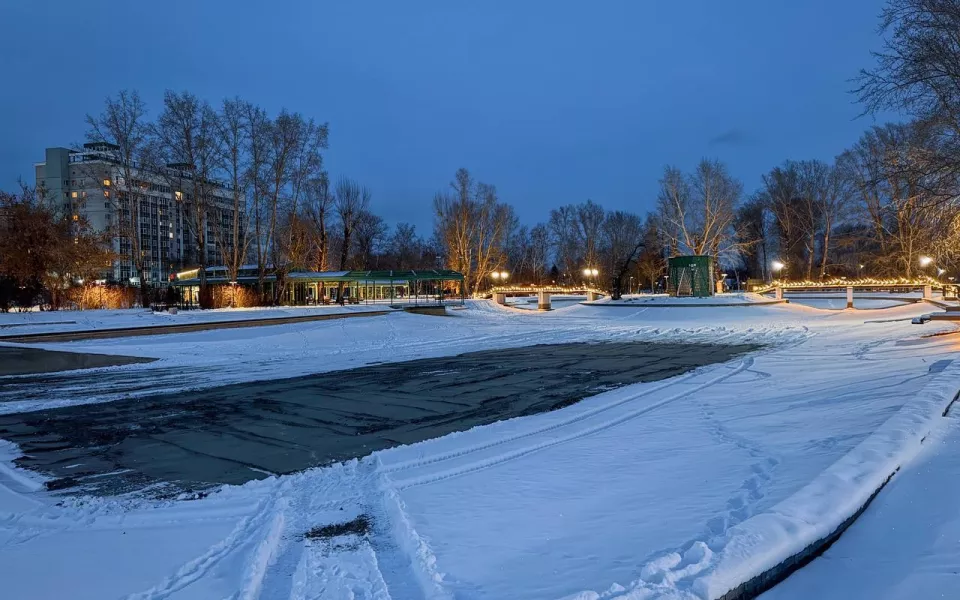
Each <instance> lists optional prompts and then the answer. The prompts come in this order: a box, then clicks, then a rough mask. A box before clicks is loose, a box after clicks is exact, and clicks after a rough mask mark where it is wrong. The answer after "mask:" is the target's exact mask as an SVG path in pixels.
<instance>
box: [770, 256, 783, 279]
mask: <svg viewBox="0 0 960 600" xmlns="http://www.w3.org/2000/svg"><path fill="white" fill-rule="evenodd" d="M770 266H771V267H772V268H773V272H774V273H776V274H777V277H779V276H780V272H781V271H783V268H784V267H786V266H787V265H785V264H783V263H782V262H780V261H779V260H775V261H773V262H772V263H770Z"/></svg>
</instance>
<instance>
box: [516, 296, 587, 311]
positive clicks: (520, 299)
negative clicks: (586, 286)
mask: <svg viewBox="0 0 960 600" xmlns="http://www.w3.org/2000/svg"><path fill="white" fill-rule="evenodd" d="M586 300H587V297H586V296H562V295H554V296H552V297H551V298H550V307H551V308H552V309H553V310H557V309H559V308H566V307H568V306H574V305H576V304H580V303H581V302H586ZM507 305H508V306H512V307H514V308H521V309H524V310H537V297H536V296H516V297H509V298H507Z"/></svg>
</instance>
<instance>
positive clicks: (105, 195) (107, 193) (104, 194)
mask: <svg viewBox="0 0 960 600" xmlns="http://www.w3.org/2000/svg"><path fill="white" fill-rule="evenodd" d="M103 196H104V198H109V197H110V190H103Z"/></svg>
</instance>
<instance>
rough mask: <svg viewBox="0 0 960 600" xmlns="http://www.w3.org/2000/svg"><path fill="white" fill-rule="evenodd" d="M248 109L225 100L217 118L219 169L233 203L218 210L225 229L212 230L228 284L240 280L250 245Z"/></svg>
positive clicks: (230, 100) (239, 102)
mask: <svg viewBox="0 0 960 600" xmlns="http://www.w3.org/2000/svg"><path fill="white" fill-rule="evenodd" d="M249 110H250V108H249V104H248V103H247V102H245V101H243V100H241V99H239V98H233V99H229V100H224V101H223V105H222V106H221V108H220V114H219V115H218V117H219V118H218V119H217V135H218V136H219V138H220V143H219V149H220V151H221V153H222V154H221V156H220V168H221V169H222V170H223V172H224V174H225V175H226V180H227V182H228V184H229V187H230V192H231V196H232V200H233V204H232V210H231V211H229V212H228V213H227V214H224V211H222V210H220V209H217V212H218V213H219V217H218V218H219V219H220V220H221V221H225V222H226V223H227V227H215V228H214V230H213V231H214V238H215V241H216V244H217V248H218V250H219V253H220V256H221V257H222V258H223V260H224V266H226V268H227V276H228V278H229V280H230V281H236V280H237V277H239V274H240V268H241V267H242V266H243V264H244V263H245V262H246V257H247V251H248V250H249V246H250V218H249V213H248V211H247V198H246V191H245V189H244V188H245V184H246V183H247V176H248V173H249V169H250V166H249V154H248V149H249V147H250V134H249V129H248V127H247V121H246V115H247V114H248V111H249Z"/></svg>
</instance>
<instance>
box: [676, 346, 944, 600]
mask: <svg viewBox="0 0 960 600" xmlns="http://www.w3.org/2000/svg"><path fill="white" fill-rule="evenodd" d="M958 376H960V364H957V363H952V364H951V365H950V366H949V367H947V368H946V369H944V371H943V372H941V373H940V374H939V375H938V376H936V377H935V378H934V379H933V380H932V381H931V382H930V383H929V384H927V386H926V387H924V388H923V390H922V391H921V393H920V394H918V395H917V397H916V398H914V399H913V400H912V401H910V402H909V403H907V404H905V405H904V406H903V408H902V409H901V410H900V411H898V412H897V413H896V414H895V415H894V416H893V417H891V418H890V419H889V420H887V421H886V422H885V423H884V424H883V425H882V426H880V427H879V428H878V429H877V430H876V431H875V432H874V433H873V434H872V435H870V436H869V437H868V438H867V439H866V440H864V441H863V442H861V443H860V444H859V445H858V446H857V447H855V448H854V449H853V450H852V451H850V452H849V453H848V454H846V455H845V456H844V457H843V458H841V459H840V460H838V461H837V462H836V463H834V464H833V465H832V466H831V467H830V468H828V469H827V470H826V471H824V472H823V473H822V474H821V475H820V476H818V477H817V478H815V479H814V480H813V481H811V482H810V483H809V484H808V485H806V486H805V487H803V488H802V489H801V490H800V491H798V492H797V493H796V494H794V495H793V496H791V497H789V498H787V499H786V500H784V501H782V502H780V503H779V504H777V505H776V506H774V507H773V508H771V509H770V510H769V511H767V512H764V513H761V514H758V515H756V516H754V517H752V518H750V519H747V520H746V521H744V522H743V523H740V524H739V525H737V526H735V527H733V528H731V529H730V530H729V531H728V532H727V536H726V537H727V542H726V545H725V546H724V548H723V550H722V551H721V552H720V553H719V555H718V560H717V562H716V565H715V566H714V567H713V568H712V569H711V570H710V571H709V572H708V573H707V574H706V575H704V576H702V577H700V578H698V579H697V580H696V581H695V582H694V584H693V590H694V591H695V592H696V593H697V594H698V595H699V596H701V597H702V598H709V599H712V598H721V597H725V594H727V593H728V592H733V591H736V592H743V593H745V594H746V596H747V597H752V596H753V595H754V594H755V593H758V592H760V591H762V590H763V589H764V587H762V586H763V584H765V583H769V579H770V577H771V576H767V573H768V572H769V571H770V570H772V569H777V568H781V567H786V570H785V572H783V573H781V574H780V576H781V577H784V576H786V575H787V574H789V572H790V569H789V565H787V564H786V563H789V562H790V561H791V559H793V558H794V557H795V556H796V555H798V554H800V553H803V552H804V551H805V550H806V549H808V547H810V546H811V545H812V544H815V543H816V542H818V541H820V540H824V539H825V538H828V537H829V536H830V535H831V534H833V533H834V532H835V531H837V529H838V528H840V527H841V526H843V525H844V522H845V521H847V520H848V519H849V518H850V517H851V516H853V515H855V514H856V513H857V512H858V511H859V510H860V509H861V508H862V507H863V506H864V505H865V504H866V503H868V502H869V500H870V499H871V497H872V496H873V495H874V493H875V492H876V491H877V490H878V489H879V488H880V487H882V486H883V485H884V484H885V483H886V482H887V481H888V480H889V479H890V477H891V476H892V475H893V474H894V473H895V472H896V471H897V469H899V468H900V465H901V464H902V463H903V462H905V461H907V460H909V459H910V458H912V457H913V456H914V455H916V454H917V452H919V450H920V444H921V443H922V441H923V439H924V438H925V437H926V436H927V435H928V434H929V433H930V431H931V429H932V428H933V427H934V425H935V422H936V420H937V419H938V417H939V416H940V415H941V413H942V411H943V409H944V407H945V406H946V405H947V404H949V402H950V401H951V399H952V398H953V397H954V395H955V394H956V393H957V378H958ZM765 576H766V577H765ZM772 577H776V575H772ZM776 580H777V579H774V582H775V581H776ZM730 597H739V594H738V593H734V594H732V595H731V596H730Z"/></svg>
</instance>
